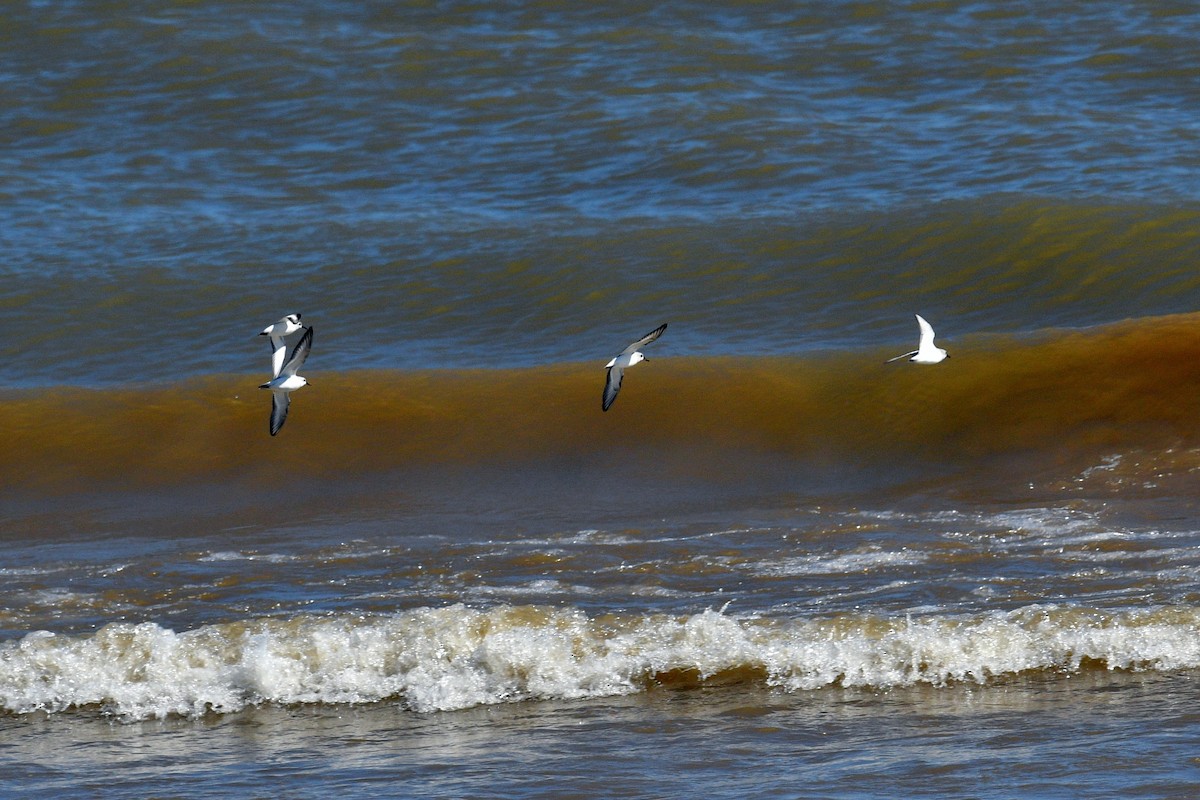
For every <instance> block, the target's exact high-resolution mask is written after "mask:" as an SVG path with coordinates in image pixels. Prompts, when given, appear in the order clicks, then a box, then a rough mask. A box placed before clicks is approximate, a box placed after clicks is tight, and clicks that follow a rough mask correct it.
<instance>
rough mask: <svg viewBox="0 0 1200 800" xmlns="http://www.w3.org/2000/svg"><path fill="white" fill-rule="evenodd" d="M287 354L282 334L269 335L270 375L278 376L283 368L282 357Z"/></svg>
mask: <svg viewBox="0 0 1200 800" xmlns="http://www.w3.org/2000/svg"><path fill="white" fill-rule="evenodd" d="M286 355H287V344H286V343H285V342H284V341H283V337H282V336H274V335H272V336H271V377H272V378H278V377H279V370H281V369H283V358H284V356H286Z"/></svg>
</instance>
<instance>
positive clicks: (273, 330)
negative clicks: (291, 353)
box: [259, 314, 304, 378]
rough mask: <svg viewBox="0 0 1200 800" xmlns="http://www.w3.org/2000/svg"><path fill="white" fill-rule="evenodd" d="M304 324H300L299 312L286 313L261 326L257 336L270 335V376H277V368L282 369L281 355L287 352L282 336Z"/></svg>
mask: <svg viewBox="0 0 1200 800" xmlns="http://www.w3.org/2000/svg"><path fill="white" fill-rule="evenodd" d="M303 327H304V326H303V325H301V324H300V315H299V314H288V315H287V316H286V317H284V318H283V319H281V320H279V321H278V322H275V323H272V324H270V325H268V326H267V327H265V328H263V331H262V333H260V334H259V336H269V337H271V377H272V378H278V377H279V370H281V369H283V357H284V355H285V354H286V353H287V345H286V344H285V343H284V341H283V337H285V336H288V335H290V334H293V333H295V332H296V331H298V330H300V329H301V328H303Z"/></svg>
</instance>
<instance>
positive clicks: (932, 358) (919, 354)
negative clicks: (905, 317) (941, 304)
mask: <svg viewBox="0 0 1200 800" xmlns="http://www.w3.org/2000/svg"><path fill="white" fill-rule="evenodd" d="M916 317H917V325H918V326H919V327H920V328H921V340H920V342H919V343H918V344H917V349H916V350H913V351H911V352H908V353H905V354H904V355H901V356H896V357H895V358H889V359H888V360H887V361H885V362H884V363H885V364H890V363H892V362H893V361H899V360H900V359H902V358H907V359H908V360H909V361H911V362H913V363H914V364H936V363H938V362H939V361H943V360H945V359H947V358H949V357H950V354H949V353H947V352H946V351H945V350H943V349H942V348H940V347H934V346H933V326H932V325H930V324H929V323H928V322H926V321H925V318H924V317H922V316H921V315H920V314H917V315H916Z"/></svg>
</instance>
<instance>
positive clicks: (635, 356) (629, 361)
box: [601, 322, 667, 411]
mask: <svg viewBox="0 0 1200 800" xmlns="http://www.w3.org/2000/svg"><path fill="white" fill-rule="evenodd" d="M666 329H667V323H665V322H664V323H663V324H662V325H659V326H658V327H657V328H655V329H654V330H652V331H650V332H649V333H647V334H646V335H645V336H643V337H642V338H640V339H638V340H637V341H636V342H634V343H633V344H631V345H629V347H626V348H625V349H624V350H622V351H621V354H620V355H618V356H617V357H616V358H614V359H613V360H612V361H609V362H608V363H607V364H605V365H604V366H605V368H607V369H608V380H606V381H605V382H604V403H603V404H602V405H601V408H602V409H604V410H605V411H608V408H609V406H611V405H612V404H613V401H614V400H616V399H617V392H619V391H621V378H622V377H623V375H624V372H625V370H626V369H628V368H629V367H632V366H633V365H634V364H637V363H639V362H642V361H645V360H646V357H645V356H644V355H642V354H641V353H639V352H638V348H640V347H644V346H646V345H648V344H650V343H651V342H653V341H654V340H655V339H657V338H658V337H660V336H662V333H663V331H665V330H666Z"/></svg>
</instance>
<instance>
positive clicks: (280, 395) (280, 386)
mask: <svg viewBox="0 0 1200 800" xmlns="http://www.w3.org/2000/svg"><path fill="white" fill-rule="evenodd" d="M312 340H313V329H312V328H311V327H310V328H305V329H304V335H303V336H301V337H300V341H299V342H297V343H296V347H295V349H293V350H292V357H291V358H289V359H288V360H287V363H286V364H284V365H283V368H282V369H280V370H279V373H278V374H277V375H275V377H273V378H272V379H271V380H269V381H267V382H266V383H264V384H263V385H262V386H259V387H258V388H260V389H270V390H271V435H272V436H274V435H275V434H277V433H279V429H280V428H282V427H283V423H284V422H286V421H287V415H288V405H290V404H291V393H292V392H294V391H296V390H297V389H299V388H300V387H301V386H307V385H308V381H307V380H306V379H305V378H304V376H302V375H297V374H296V371H297V370H299V369H300V367H301V366H303V364H304V359H306V358H308V353H309V351H310V350H312Z"/></svg>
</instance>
